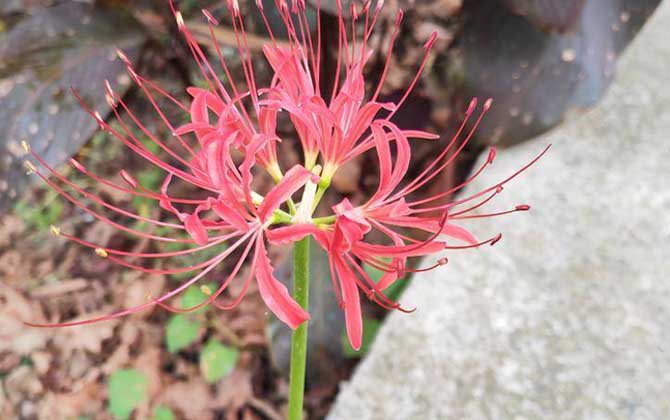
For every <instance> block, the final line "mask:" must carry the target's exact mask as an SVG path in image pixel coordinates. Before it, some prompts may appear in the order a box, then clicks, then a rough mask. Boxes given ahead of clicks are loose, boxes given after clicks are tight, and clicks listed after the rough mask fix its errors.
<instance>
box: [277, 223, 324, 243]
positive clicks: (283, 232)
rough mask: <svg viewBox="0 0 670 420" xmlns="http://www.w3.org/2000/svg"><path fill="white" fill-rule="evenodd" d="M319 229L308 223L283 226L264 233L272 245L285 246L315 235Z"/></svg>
mask: <svg viewBox="0 0 670 420" xmlns="http://www.w3.org/2000/svg"><path fill="white" fill-rule="evenodd" d="M318 230H319V228H317V227H316V226H315V225H313V224H310V223H301V224H297V225H290V226H284V227H280V228H277V229H272V230H268V231H266V232H265V235H266V237H267V238H268V241H270V243H271V244H273V245H286V244H290V243H293V242H297V241H299V240H301V239H303V238H304V237H305V236H308V235H317V234H318Z"/></svg>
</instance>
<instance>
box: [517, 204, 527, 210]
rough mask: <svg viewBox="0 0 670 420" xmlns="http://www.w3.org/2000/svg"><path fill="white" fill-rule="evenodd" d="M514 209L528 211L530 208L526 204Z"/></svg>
mask: <svg viewBox="0 0 670 420" xmlns="http://www.w3.org/2000/svg"><path fill="white" fill-rule="evenodd" d="M516 209H517V210H518V211H528V210H530V206H529V205H528V204H519V205H518V206H516Z"/></svg>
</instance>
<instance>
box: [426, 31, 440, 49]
mask: <svg viewBox="0 0 670 420" xmlns="http://www.w3.org/2000/svg"><path fill="white" fill-rule="evenodd" d="M436 39H437V32H433V33H432V34H430V38H428V41H426V43H425V44H423V48H424V49H425V50H426V51H430V50H431V49H432V48H433V44H434V43H435V40H436Z"/></svg>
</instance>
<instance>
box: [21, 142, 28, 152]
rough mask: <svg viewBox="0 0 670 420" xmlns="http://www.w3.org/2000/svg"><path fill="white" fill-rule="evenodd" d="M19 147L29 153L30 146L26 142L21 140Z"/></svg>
mask: <svg viewBox="0 0 670 420" xmlns="http://www.w3.org/2000/svg"><path fill="white" fill-rule="evenodd" d="M21 147H23V150H25V151H26V153H28V152H30V145H29V144H28V142H27V141H25V140H21Z"/></svg>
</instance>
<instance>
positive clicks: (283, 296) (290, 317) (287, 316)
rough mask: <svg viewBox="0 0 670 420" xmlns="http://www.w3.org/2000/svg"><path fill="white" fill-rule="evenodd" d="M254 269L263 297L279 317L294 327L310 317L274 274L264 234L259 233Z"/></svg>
mask: <svg viewBox="0 0 670 420" xmlns="http://www.w3.org/2000/svg"><path fill="white" fill-rule="evenodd" d="M253 270H254V273H255V274H256V281H257V282H258V290H259V292H260V294H261V298H263V301H264V302H265V304H266V305H267V307H268V308H269V309H270V310H271V311H272V313H273V314H275V315H276V316H277V318H279V319H280V320H281V321H282V322H283V323H285V324H286V325H288V326H289V327H291V328H292V329H296V328H298V326H299V325H300V324H302V323H303V322H305V321H307V320H308V319H309V314H308V313H307V312H306V311H305V310H304V309H303V308H302V307H300V305H298V302H296V301H295V300H293V298H292V297H291V296H290V295H289V293H288V290H287V289H286V286H284V285H283V284H282V283H281V282H280V281H279V280H277V279H276V278H275V277H274V275H273V274H272V265H270V259H269V258H268V255H267V251H266V249H265V241H264V240H263V235H262V234H259V235H258V237H257V239H256V254H255V255H254V265H253Z"/></svg>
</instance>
